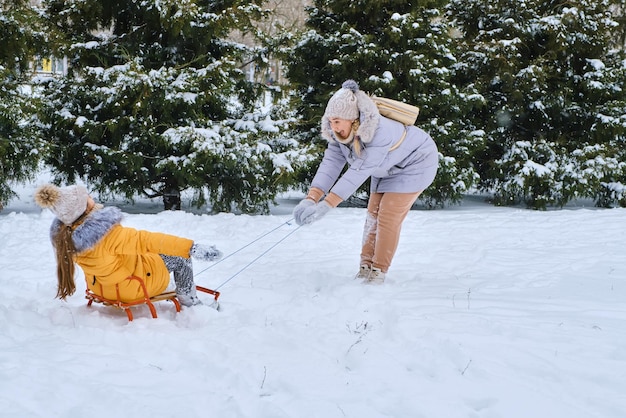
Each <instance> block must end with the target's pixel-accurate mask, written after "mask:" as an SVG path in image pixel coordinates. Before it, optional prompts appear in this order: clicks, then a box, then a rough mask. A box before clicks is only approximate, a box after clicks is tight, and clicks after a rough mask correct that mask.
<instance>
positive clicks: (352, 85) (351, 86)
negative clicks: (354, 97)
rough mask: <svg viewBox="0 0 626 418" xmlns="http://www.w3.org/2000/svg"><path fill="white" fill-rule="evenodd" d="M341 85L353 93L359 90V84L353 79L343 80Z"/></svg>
mask: <svg viewBox="0 0 626 418" xmlns="http://www.w3.org/2000/svg"><path fill="white" fill-rule="evenodd" d="M341 87H342V88H344V89H347V90H351V91H352V92H353V93H356V92H357V91H359V85H358V84H357V82H356V81H354V80H346V81H344V82H343V84H342V85H341Z"/></svg>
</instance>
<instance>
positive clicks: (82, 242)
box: [34, 184, 222, 306]
mask: <svg viewBox="0 0 626 418" xmlns="http://www.w3.org/2000/svg"><path fill="white" fill-rule="evenodd" d="M34 198H35V202H36V203H37V204H38V205H39V206H41V207H42V208H48V209H50V210H51V211H52V212H53V213H54V214H55V215H56V219H55V220H54V221H53V222H52V226H51V228H50V237H51V239H52V244H53V246H54V248H55V251H56V259H57V279H58V287H57V297H58V298H59V299H63V300H65V298H66V297H68V296H71V295H72V294H74V292H75V291H76V285H75V282H74V263H76V264H78V265H79V266H80V267H81V268H82V269H83V272H84V273H85V278H86V279H87V286H88V288H89V289H90V290H92V291H93V292H94V293H96V294H98V295H100V296H103V297H105V298H107V299H114V300H116V299H118V296H117V290H116V285H119V286H118V288H119V298H120V300H121V301H123V302H130V301H134V300H137V299H140V298H143V297H144V293H143V290H142V288H141V286H140V284H139V282H138V281H136V280H126V278H128V277H129V276H137V277H141V278H142V279H143V280H144V282H145V284H146V288H147V290H148V294H149V295H150V296H154V295H158V294H160V293H162V292H163V291H164V290H165V289H166V287H167V286H168V284H169V281H170V272H172V273H174V282H175V283H176V294H177V297H178V300H179V301H180V303H181V304H182V305H185V306H192V305H197V304H200V303H201V302H200V300H199V299H198V296H197V295H196V286H195V283H194V280H193V267H192V263H191V260H190V256H193V257H195V258H197V259H200V260H207V261H212V260H216V259H218V258H220V257H221V255H222V254H221V252H220V251H219V250H217V248H215V247H214V246H210V247H205V246H202V245H198V244H195V243H194V242H193V241H191V240H189V239H186V238H180V237H176V236H173V235H167V234H162V233H156V232H148V231H138V230H136V229H132V228H127V227H123V226H122V225H121V224H120V222H121V220H122V212H121V211H120V209H118V208H115V207H106V208H105V207H103V206H102V205H100V204H96V203H95V202H94V200H93V199H92V198H91V196H89V194H88V193H87V189H86V188H85V187H83V186H80V185H74V186H69V187H62V188H59V187H57V186H54V185H52V184H47V185H44V186H41V187H39V188H38V189H37V190H36V191H35V196H34Z"/></svg>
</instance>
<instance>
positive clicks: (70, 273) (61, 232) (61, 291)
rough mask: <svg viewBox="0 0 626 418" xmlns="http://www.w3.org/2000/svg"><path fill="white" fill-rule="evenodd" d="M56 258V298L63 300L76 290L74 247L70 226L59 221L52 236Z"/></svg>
mask: <svg viewBox="0 0 626 418" xmlns="http://www.w3.org/2000/svg"><path fill="white" fill-rule="evenodd" d="M52 244H53V245H54V249H55V250H56V258H57V296H56V297H57V298H59V299H62V300H65V298H66V297H68V296H71V295H73V294H74V292H75V291H76V283H75V282H74V269H75V267H74V255H75V254H76V248H75V247H74V240H73V239H72V226H68V225H65V224H63V223H62V222H59V229H58V230H57V231H56V233H55V234H54V236H53V237H52Z"/></svg>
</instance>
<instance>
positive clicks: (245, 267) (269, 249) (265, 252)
mask: <svg viewBox="0 0 626 418" xmlns="http://www.w3.org/2000/svg"><path fill="white" fill-rule="evenodd" d="M286 223H287V222H285V224H286ZM283 225H284V224H283ZM281 226H282V225H281ZM301 226H302V225H300V226H298V227H297V228H296V229H294V230H293V231H291V232H289V233H288V234H287V235H285V236H284V237H282V238H281V239H279V240H278V242H276V243H275V244H274V245H272V246H271V247H269V248H268V249H267V250H265V251H263V252H262V253H261V254H260V255H259V256H258V257H257V258H255V259H254V260H252V261H250V262H249V263H248V264H246V265H245V266H243V267H242V268H241V269H240V270H239V271H238V272H237V273H235V274H233V275H232V276H230V277H229V278H228V279H226V280H225V281H224V283H222V284H221V285H219V286H217V287H216V288H215V290H218V289H219V288H221V287H222V286H224V285H225V284H226V283H228V282H230V281H231V280H232V279H234V278H235V277H236V276H237V275H239V273H241V272H242V271H244V270H245V269H247V268H248V267H250V266H251V265H252V264H254V263H255V262H256V261H257V260H259V259H260V258H261V257H263V256H264V255H265V254H267V253H269V252H270V251H271V250H272V249H273V248H274V247H276V246H277V245H278V244H280V243H281V242H283V241H284V240H286V239H287V238H288V237H289V236H290V235H291V234H293V233H294V232H296V231H297V230H298V229H300V227H301ZM278 228H280V227H278ZM278 228H275V229H274V230H272V231H275V230H276V229H278ZM265 235H267V234H265ZM265 235H264V236H265ZM244 248H245V247H244ZM233 254H234V253H233ZM216 264H217V263H216ZM214 265H215V264H214Z"/></svg>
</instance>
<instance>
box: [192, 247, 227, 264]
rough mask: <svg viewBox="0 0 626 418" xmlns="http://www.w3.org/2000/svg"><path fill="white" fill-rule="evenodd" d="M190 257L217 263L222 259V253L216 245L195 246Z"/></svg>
mask: <svg viewBox="0 0 626 418" xmlns="http://www.w3.org/2000/svg"><path fill="white" fill-rule="evenodd" d="M189 256H190V257H193V258H195V259H197V260H202V261H215V260H219V259H220V258H222V252H221V251H220V250H218V249H217V248H215V245H201V244H195V243H194V244H193V245H192V246H191V249H190V250H189Z"/></svg>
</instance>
